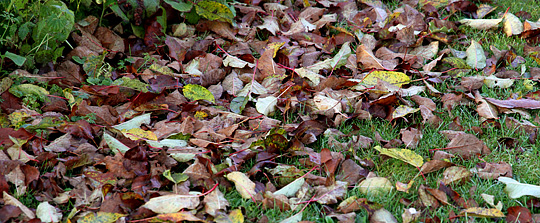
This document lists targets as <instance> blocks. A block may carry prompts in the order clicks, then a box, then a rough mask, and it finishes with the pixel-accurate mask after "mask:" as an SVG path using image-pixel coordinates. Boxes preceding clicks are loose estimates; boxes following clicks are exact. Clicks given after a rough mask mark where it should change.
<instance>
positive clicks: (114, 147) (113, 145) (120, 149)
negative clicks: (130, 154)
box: [103, 132, 129, 154]
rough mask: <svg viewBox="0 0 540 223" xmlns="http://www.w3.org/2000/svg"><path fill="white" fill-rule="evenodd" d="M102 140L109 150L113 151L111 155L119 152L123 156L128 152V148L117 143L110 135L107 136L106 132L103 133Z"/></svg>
mask: <svg viewBox="0 0 540 223" xmlns="http://www.w3.org/2000/svg"><path fill="white" fill-rule="evenodd" d="M103 140H105V142H106V143H107V145H109V148H110V149H111V150H112V151H113V153H117V152H120V153H122V154H124V153H126V152H127V151H128V150H129V147H127V146H126V145H124V144H123V143H122V142H120V141H118V139H115V138H114V137H112V136H111V135H109V134H107V133H106V132H103Z"/></svg>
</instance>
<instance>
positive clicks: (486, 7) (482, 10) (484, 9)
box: [476, 4, 497, 19]
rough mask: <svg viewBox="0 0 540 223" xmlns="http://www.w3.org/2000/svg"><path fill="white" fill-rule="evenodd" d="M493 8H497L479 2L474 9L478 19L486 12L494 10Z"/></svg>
mask: <svg viewBox="0 0 540 223" xmlns="http://www.w3.org/2000/svg"><path fill="white" fill-rule="evenodd" d="M495 9H497V6H495V7H494V6H491V5H488V4H480V5H479V6H478V10H476V15H477V16H478V18H479V19H481V18H484V16H486V15H487V14H489V13H491V12H493V11H495Z"/></svg>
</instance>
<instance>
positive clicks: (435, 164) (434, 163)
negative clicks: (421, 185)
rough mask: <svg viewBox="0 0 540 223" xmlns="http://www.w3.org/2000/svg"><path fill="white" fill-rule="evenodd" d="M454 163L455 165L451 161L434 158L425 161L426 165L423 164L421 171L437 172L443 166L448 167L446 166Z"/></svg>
mask: <svg viewBox="0 0 540 223" xmlns="http://www.w3.org/2000/svg"><path fill="white" fill-rule="evenodd" d="M453 165H455V164H453V163H450V162H446V161H444V160H436V159H433V160H430V161H427V162H425V163H424V165H422V167H421V168H420V172H422V173H431V172H435V171H437V170H440V169H443V168H446V167H450V166H453Z"/></svg>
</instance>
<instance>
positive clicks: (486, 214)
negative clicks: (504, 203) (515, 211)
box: [460, 207, 505, 218]
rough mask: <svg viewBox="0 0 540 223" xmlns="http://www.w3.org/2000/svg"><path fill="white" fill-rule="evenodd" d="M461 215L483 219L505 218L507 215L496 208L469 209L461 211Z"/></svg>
mask: <svg viewBox="0 0 540 223" xmlns="http://www.w3.org/2000/svg"><path fill="white" fill-rule="evenodd" d="M460 214H467V215H468V216H473V217H481V218H504V217H505V215H504V213H503V212H502V211H500V210H497V209H496V208H479V207H473V208H467V209H465V210H463V211H461V213H460Z"/></svg>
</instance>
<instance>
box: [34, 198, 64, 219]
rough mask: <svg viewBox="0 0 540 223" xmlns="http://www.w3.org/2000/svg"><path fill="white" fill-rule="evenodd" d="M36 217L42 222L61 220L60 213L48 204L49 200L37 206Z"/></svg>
mask: <svg viewBox="0 0 540 223" xmlns="http://www.w3.org/2000/svg"><path fill="white" fill-rule="evenodd" d="M36 217H38V218H39V219H40V220H41V221H42V222H60V220H62V213H60V212H59V211H58V210H56V208H55V207H54V206H52V205H50V204H49V202H47V201H45V202H42V203H40V204H39V205H38V206H37V209H36Z"/></svg>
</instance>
